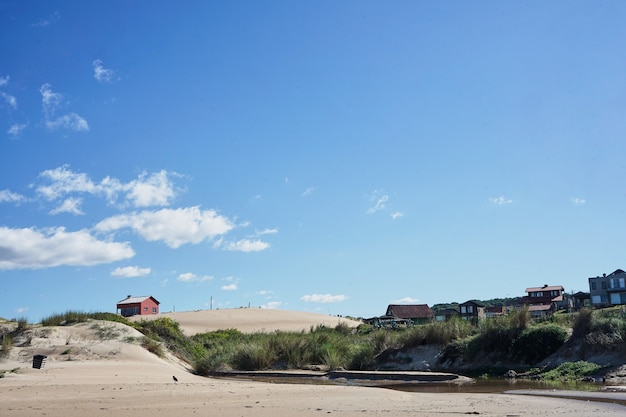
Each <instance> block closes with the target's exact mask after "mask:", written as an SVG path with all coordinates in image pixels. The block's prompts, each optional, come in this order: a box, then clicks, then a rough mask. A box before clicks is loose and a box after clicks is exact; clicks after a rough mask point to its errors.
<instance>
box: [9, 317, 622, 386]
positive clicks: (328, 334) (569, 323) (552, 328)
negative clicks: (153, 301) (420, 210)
mask: <svg viewBox="0 0 626 417" xmlns="http://www.w3.org/2000/svg"><path fill="white" fill-rule="evenodd" d="M90 319H98V320H112V321H117V322H122V323H125V324H127V325H129V326H131V327H134V328H135V329H138V330H139V331H140V332H141V333H143V334H144V338H143V339H142V340H141V344H142V346H144V347H145V348H146V349H148V350H149V351H151V352H153V353H155V354H156V355H158V356H162V355H163V354H164V349H168V350H169V351H171V352H172V353H173V354H175V355H176V356H178V357H179V358H181V359H183V360H185V361H186V362H188V363H189V364H190V365H191V366H192V368H193V370H194V372H195V373H197V374H199V375H207V374H210V373H213V372H216V371H224V370H266V369H298V368H306V367H308V366H311V365H316V366H317V365H321V366H324V367H326V368H329V369H342V368H343V369H351V370H373V369H377V368H378V367H380V366H383V367H384V366H385V363H384V361H385V360H386V357H388V356H389V353H392V354H393V353H395V352H399V351H405V352H406V351H408V350H410V349H412V348H415V347H417V346H423V345H436V346H438V347H439V348H440V349H442V358H443V359H444V360H447V361H451V362H452V363H454V361H455V360H456V359H458V358H462V359H463V360H464V361H465V362H466V363H467V362H471V361H475V360H478V359H479V358H480V359H481V360H484V359H485V358H489V359H490V360H505V361H510V362H515V361H517V363H520V365H524V364H525V366H532V365H534V364H536V363H539V362H540V361H541V360H543V359H544V358H546V357H548V356H549V355H550V354H552V353H554V352H555V351H557V350H558V349H559V348H560V347H561V346H563V344H564V343H566V341H568V334H570V333H571V335H572V336H571V337H570V338H569V342H571V341H572V340H577V339H578V340H583V341H584V343H585V344H586V345H587V346H589V347H592V348H601V349H604V350H620V349H621V350H626V348H625V347H624V345H625V343H624V341H625V340H626V320H625V319H626V317H625V314H624V312H622V311H621V310H607V311H591V310H582V311H580V312H579V313H575V314H569V315H564V314H561V315H559V317H556V318H554V319H548V320H545V319H544V320H539V321H533V320H532V319H531V318H530V316H529V314H528V311H527V310H518V311H513V312H512V313H510V314H509V315H507V316H502V317H498V318H493V319H488V320H481V321H479V322H478V323H477V324H472V323H470V322H468V321H464V320H460V319H453V320H450V321H445V322H431V323H428V324H423V325H416V326H412V327H408V328H400V329H375V328H372V327H371V326H360V327H359V328H357V329H353V328H350V327H348V326H347V325H345V324H340V325H338V326H336V327H334V328H331V327H325V326H318V327H315V328H311V329H310V331H308V332H305V331H300V332H283V331H276V332H272V333H252V334H244V333H241V332H240V331H238V330H236V329H226V330H220V331H214V332H208V333H200V334H196V335H193V336H191V337H187V336H185V335H184V334H183V332H182V330H181V328H180V325H179V323H178V322H176V321H174V320H172V319H170V318H167V317H162V318H158V319H156V320H141V321H138V322H130V321H129V320H127V319H125V318H123V317H121V316H119V315H116V314H112V313H81V312H77V311H69V312H67V313H64V314H55V315H52V316H50V317H48V318H46V319H45V320H43V321H42V324H44V325H69V324H72V323H77V322H83V321H87V320H90ZM7 343H8V342H7ZM7 349H9V348H8V347H7ZM3 350H4V348H3ZM581 372H582V371H581ZM585 372H586V371H585Z"/></svg>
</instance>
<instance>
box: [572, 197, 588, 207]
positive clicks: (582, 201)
mask: <svg viewBox="0 0 626 417" xmlns="http://www.w3.org/2000/svg"><path fill="white" fill-rule="evenodd" d="M570 201H571V202H572V204H573V205H575V206H584V205H585V204H587V200H585V199H584V198H574V197H573V198H570Z"/></svg>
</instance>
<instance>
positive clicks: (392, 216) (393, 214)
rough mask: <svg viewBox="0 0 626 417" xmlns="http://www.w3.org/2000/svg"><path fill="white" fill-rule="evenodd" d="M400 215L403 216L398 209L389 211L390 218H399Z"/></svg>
mask: <svg viewBox="0 0 626 417" xmlns="http://www.w3.org/2000/svg"><path fill="white" fill-rule="evenodd" d="M401 217H404V213H402V212H400V211H395V212H393V213H391V218H392V219H393V220H396V219H399V218H401Z"/></svg>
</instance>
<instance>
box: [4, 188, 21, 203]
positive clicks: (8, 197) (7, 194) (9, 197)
mask: <svg viewBox="0 0 626 417" xmlns="http://www.w3.org/2000/svg"><path fill="white" fill-rule="evenodd" d="M27 200H28V199H27V198H26V197H24V196H23V195H21V194H17V193H13V192H11V191H9V190H0V203H16V204H19V203H22V202H24V201H27Z"/></svg>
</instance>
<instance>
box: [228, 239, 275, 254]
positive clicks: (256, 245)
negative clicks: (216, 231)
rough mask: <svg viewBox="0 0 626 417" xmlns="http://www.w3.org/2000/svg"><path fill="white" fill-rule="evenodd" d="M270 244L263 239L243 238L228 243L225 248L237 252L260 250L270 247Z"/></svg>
mask: <svg viewBox="0 0 626 417" xmlns="http://www.w3.org/2000/svg"><path fill="white" fill-rule="evenodd" d="M269 247H270V244H269V243H267V242H263V241H262V240H258V239H257V240H251V239H241V240H238V241H236V242H230V243H228V244H227V245H226V246H225V248H226V250H229V251H235V252H260V251H264V250H265V249H267V248H269Z"/></svg>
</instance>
